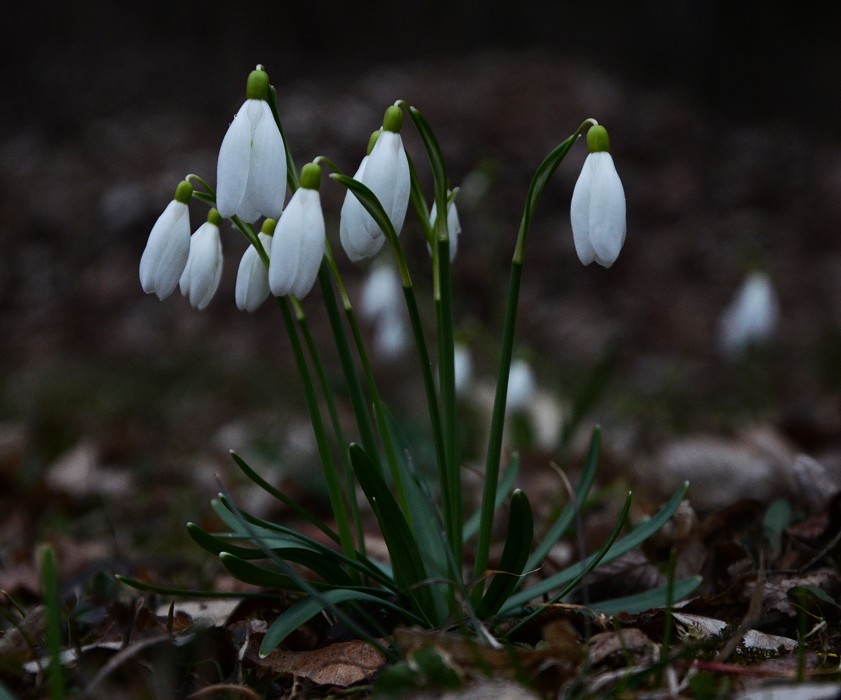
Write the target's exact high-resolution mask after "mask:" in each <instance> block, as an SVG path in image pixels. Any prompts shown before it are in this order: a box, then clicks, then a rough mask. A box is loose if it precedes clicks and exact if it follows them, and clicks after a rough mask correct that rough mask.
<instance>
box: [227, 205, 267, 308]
mask: <svg viewBox="0 0 841 700" xmlns="http://www.w3.org/2000/svg"><path fill="white" fill-rule="evenodd" d="M276 223H277V222H275V220H274V219H266V220H265V221H264V222H263V230H262V231H261V232H260V234H259V235H258V238H259V239H260V243H261V244H262V246H263V250H265V251H266V253H269V251H271V249H272V248H271V245H272V236H271V232H273V231H274V227H275V224H276ZM267 229H270V230H267ZM270 291H271V290H270V289H269V268H268V267H267V266H266V264H265V263H264V262H263V259H262V258H261V257H260V254H259V253H258V252H257V249H256V248H255V247H254V246H253V245H250V246H248V250H246V251H245V253H243V255H242V260H240V262H239V269H238V270H237V286H236V291H235V297H236V302H237V308H238V309H239V310H240V311H248V313H253V312H255V311H256V310H257V309H258V308H260V305H261V304H262V303H263V302H264V301H266V299H268V298H269V293H270Z"/></svg>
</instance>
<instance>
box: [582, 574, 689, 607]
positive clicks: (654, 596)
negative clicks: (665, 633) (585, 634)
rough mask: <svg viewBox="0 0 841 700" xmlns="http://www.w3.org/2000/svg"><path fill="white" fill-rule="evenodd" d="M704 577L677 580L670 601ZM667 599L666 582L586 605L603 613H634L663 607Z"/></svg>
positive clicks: (679, 598)
mask: <svg viewBox="0 0 841 700" xmlns="http://www.w3.org/2000/svg"><path fill="white" fill-rule="evenodd" d="M703 580H704V579H703V578H702V577H701V576H691V577H689V578H687V579H684V580H683V581H678V582H677V583H675V584H673V585H672V591H671V600H672V602H674V601H678V600H681V599H682V598H685V597H686V596H688V595H689V594H690V593H692V591H694V590H695V589H696V588H698V586H700V585H701V581H703ZM668 601H669V586H668V584H666V585H663V586H658V587H657V588H652V589H651V590H650V591H643V592H642V593H636V594H634V595H629V596H624V597H622V598H613V599H611V600H605V601H602V602H600V603H592V604H591V605H589V606H588V607H589V608H590V610H594V611H595V612H597V613H602V614H604V615H616V614H618V613H628V614H631V615H633V614H636V613H641V612H644V611H646V610H652V609H654V608H664V607H666V605H667V604H668Z"/></svg>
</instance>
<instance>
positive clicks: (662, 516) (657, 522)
mask: <svg viewBox="0 0 841 700" xmlns="http://www.w3.org/2000/svg"><path fill="white" fill-rule="evenodd" d="M688 488H689V482H684V484H683V486H681V487H680V488H679V489H678V490H677V491H676V492H675V494H674V495H673V496H672V497H671V499H669V501H668V503H666V504H665V505H664V506H663V507H662V508H661V509H660V510H659V511H657V513H656V514H655V515H654V516H653V517H651V518H650V519H649V520H647V521H646V522H644V523H643V524H642V525H639V526H638V527H637V528H636V529H634V530H633V531H632V532H630V533H629V534H628V535H626V536H625V537H623V538H622V539H621V540H619V541H618V542H616V543H615V544H614V545H613V546H612V547H611V548H610V550H609V551H608V552H607V553H606V554H605V555H604V558H603V559H602V560H601V562H602V563H603V564H607V563H608V562H610V561H613V560H614V559H616V558H618V557H621V556H622V555H623V554H625V553H627V552H630V551H631V550H632V549H634V548H636V547H639V546H640V545H641V544H642V543H643V542H645V541H646V540H647V539H648V538H649V537H651V536H652V535H653V534H654V533H655V532H657V531H658V530H659V529H660V528H661V527H663V525H665V524H666V522H667V521H668V520H669V518H671V517H672V515H673V514H674V512H675V511H676V510H677V508H678V506H679V505H680V503H681V501H682V500H683V497H684V496H685V495H686V491H687V489H688ZM597 556H598V553H597V554H595V555H591V556H589V557H587V558H586V559H585V560H584V561H580V562H578V563H577V564H574V565H573V566H570V567H568V568H566V569H564V570H563V571H560V572H558V573H557V574H555V575H554V576H550V577H549V578H547V579H544V580H543V581H540V582H538V583H536V584H535V585H533V586H531V587H530V588H527V589H526V590H524V591H521V592H520V593H516V594H514V595H513V596H511V598H509V599H508V602H507V603H506V604H505V605H504V606H503V609H502V611H501V612H503V613H507V612H510V611H512V610H514V609H516V608H518V607H520V606H522V605H525V604H526V603H528V602H529V601H530V600H533V599H534V598H537V597H539V596H542V595H545V594H547V593H549V592H551V591H552V590H553V589H556V588H560V587H561V586H563V585H564V584H567V583H569V582H570V581H572V580H574V579H575V578H577V577H578V576H579V575H580V574H581V573H582V572H583V571H585V570H586V569H587V567H588V566H589V565H590V564H591V563H592V561H593V560H594V559H595V558H596V557H597Z"/></svg>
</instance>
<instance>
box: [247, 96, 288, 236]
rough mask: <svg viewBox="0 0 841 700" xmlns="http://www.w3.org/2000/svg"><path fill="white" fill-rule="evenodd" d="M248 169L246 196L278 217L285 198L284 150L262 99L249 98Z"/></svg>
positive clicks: (265, 213)
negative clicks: (250, 100)
mask: <svg viewBox="0 0 841 700" xmlns="http://www.w3.org/2000/svg"><path fill="white" fill-rule="evenodd" d="M252 102H253V103H254V104H253V105H249V110H250V112H251V128H252V131H253V133H252V140H251V169H250V171H249V174H248V187H247V192H248V195H247V196H248V198H249V200H250V201H251V202H252V203H253V206H254V208H255V209H256V210H257V211H258V212H259V213H260V214H262V215H263V216H268V217H271V218H272V219H277V218H278V217H279V216H280V213H281V212H282V211H283V202H284V199H285V198H286V151H285V150H284V147H283V137H282V136H281V135H280V130H279V129H278V128H277V123H276V122H275V120H274V117H273V116H272V111H271V109H270V108H269V105H268V103H267V102H266V101H265V100H252Z"/></svg>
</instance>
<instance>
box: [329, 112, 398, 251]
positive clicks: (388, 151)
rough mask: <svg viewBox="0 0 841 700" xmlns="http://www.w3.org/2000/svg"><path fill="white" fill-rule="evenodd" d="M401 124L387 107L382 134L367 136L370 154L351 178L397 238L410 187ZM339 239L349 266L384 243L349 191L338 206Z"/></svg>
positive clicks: (369, 217)
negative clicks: (368, 195)
mask: <svg viewBox="0 0 841 700" xmlns="http://www.w3.org/2000/svg"><path fill="white" fill-rule="evenodd" d="M402 123H403V112H402V111H401V110H400V108H399V107H395V106H392V107H389V108H388V109H387V110H386V112H385V116H384V117H383V128H382V130H381V131H379V132H374V134H372V135H371V141H373V147H372V148H371V149H370V154H369V155H368V156H366V157H365V158H363V159H362V162H361V163H360V165H359V169H358V170H357V171H356V174H355V175H354V176H353V177H354V179H355V180H359V182H361V183H362V184H364V185H365V186H366V187H368V189H370V190H371V192H373V193H374V195H375V196H376V197H377V199H378V200H379V201H380V204H382V206H383V209H384V210H385V213H386V214H387V215H388V218H389V219H390V221H391V223H392V226H394V231H395V233H396V234H397V235H400V231H401V229H402V228H403V222H404V220H405V219H406V209H407V208H408V206H409V184H410V183H409V160H408V158H407V157H406V151H405V149H404V148H403V140H402V138H401V137H400V127H401V126H402ZM369 145H370V144H369ZM339 237H340V239H341V242H342V247H343V248H344V250H345V253H346V254H347V256H348V257H349V258H350V259H351V260H352V261H353V262H359V261H360V260H365V259H367V258H371V257H373V256H374V255H376V254H377V253H378V252H379V250H380V248H382V246H383V243H385V234H384V233H383V232H382V231H381V230H380V228H379V226H377V224H376V222H375V221H374V219H373V218H371V215H370V214H369V213H368V212H367V211H366V209H365V207H363V206H362V204H361V203H360V202H359V200H358V199H357V198H356V196H355V195H354V194H353V193H352V192H350V191H348V193H347V194H346V195H345V201H344V204H343V205H342V214H341V221H340V224H339Z"/></svg>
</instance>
